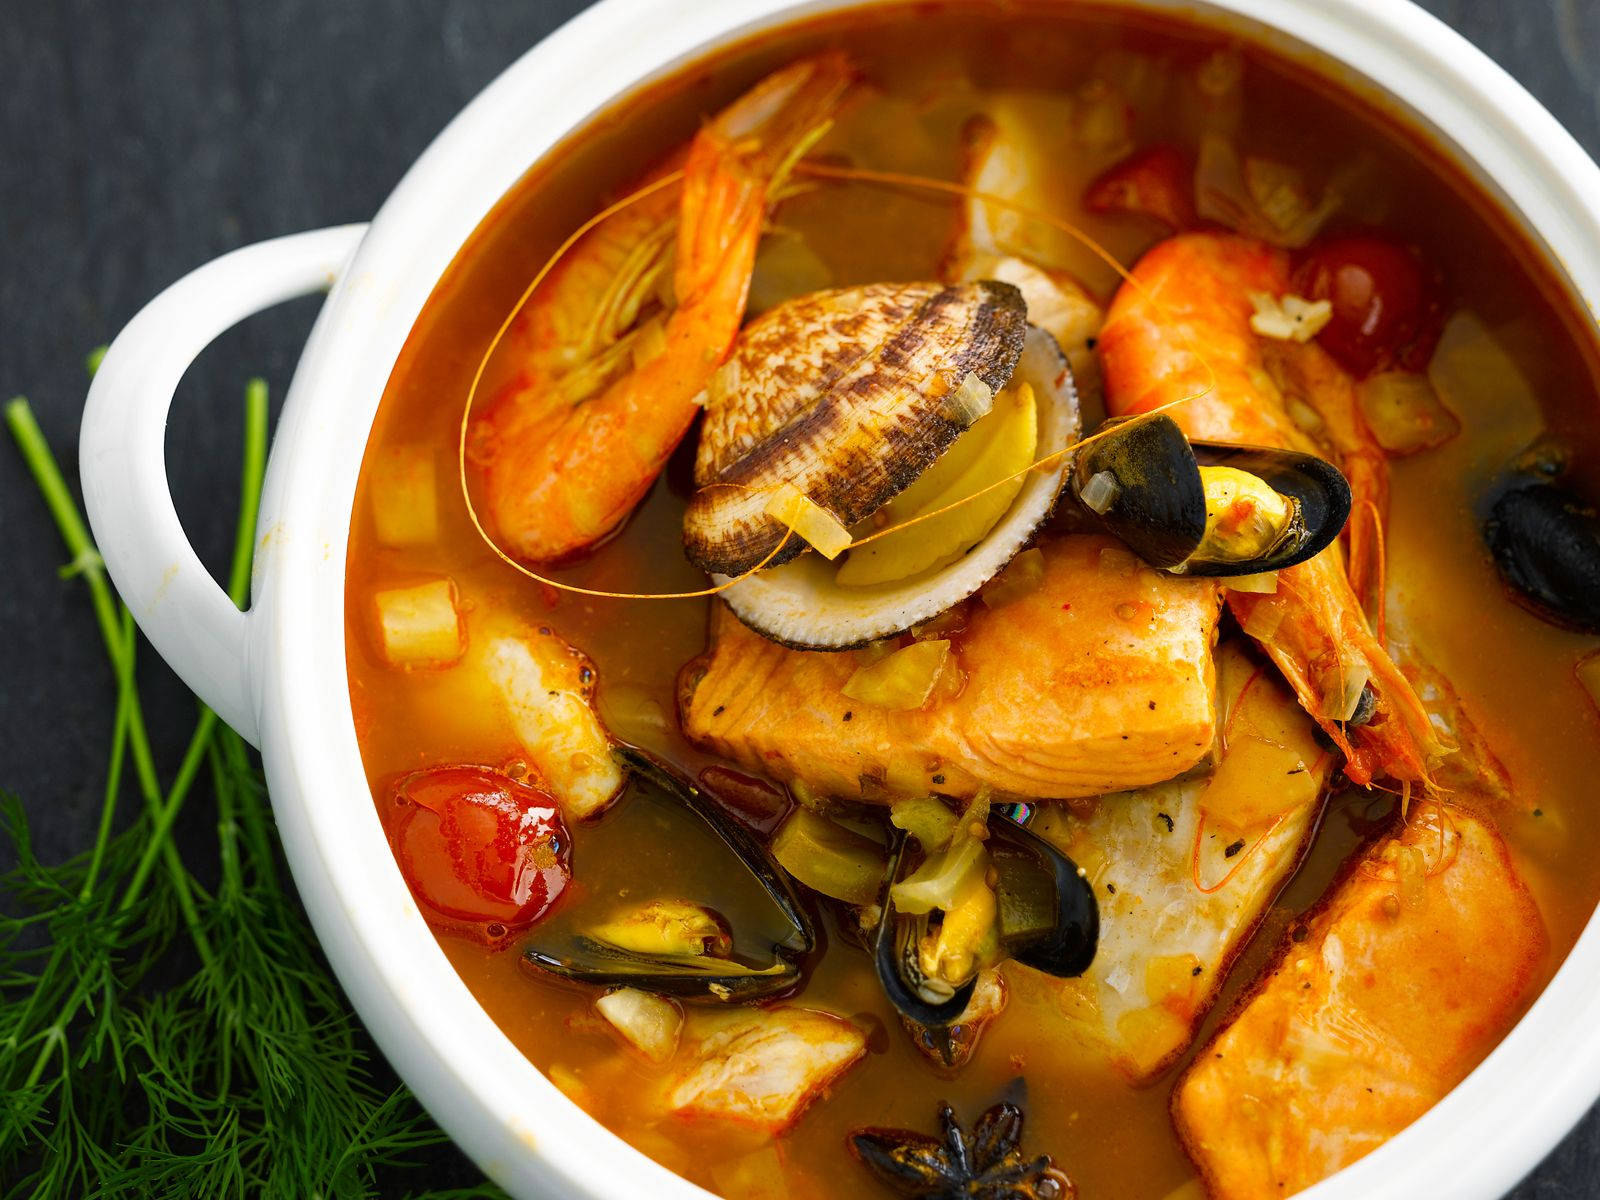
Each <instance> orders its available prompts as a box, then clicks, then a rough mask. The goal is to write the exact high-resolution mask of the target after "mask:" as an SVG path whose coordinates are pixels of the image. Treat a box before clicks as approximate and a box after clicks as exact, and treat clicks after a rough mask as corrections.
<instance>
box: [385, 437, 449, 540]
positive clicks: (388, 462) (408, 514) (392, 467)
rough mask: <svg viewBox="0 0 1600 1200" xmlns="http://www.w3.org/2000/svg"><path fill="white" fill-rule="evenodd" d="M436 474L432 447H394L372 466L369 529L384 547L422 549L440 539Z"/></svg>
mask: <svg viewBox="0 0 1600 1200" xmlns="http://www.w3.org/2000/svg"><path fill="white" fill-rule="evenodd" d="M437 475H438V472H437V469H436V467H435V464H434V457H433V448H432V447H431V446H396V447H394V448H393V449H391V450H387V451H384V452H383V453H381V454H380V455H378V457H377V459H376V460H375V461H374V462H373V464H372V477H371V479H372V481H371V483H370V484H369V485H368V486H369V492H368V494H369V495H370V496H371V508H372V527H373V531H374V532H375V533H376V534H377V535H378V540H379V541H380V542H382V543H383V544H384V545H385V546H425V545H427V544H428V543H429V542H432V541H434V540H436V539H437V538H438V536H439V495H438V478H437Z"/></svg>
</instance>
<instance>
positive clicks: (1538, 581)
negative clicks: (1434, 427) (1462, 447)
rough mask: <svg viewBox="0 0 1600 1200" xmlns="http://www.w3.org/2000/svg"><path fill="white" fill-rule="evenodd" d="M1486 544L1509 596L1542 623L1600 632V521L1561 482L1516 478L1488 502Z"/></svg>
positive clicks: (1484, 528)
mask: <svg viewBox="0 0 1600 1200" xmlns="http://www.w3.org/2000/svg"><path fill="white" fill-rule="evenodd" d="M1483 540H1484V542H1485V543H1486V544H1487V545H1488V547H1489V553H1490V554H1492V555H1493V556H1494V563H1495V566H1496V567H1498V568H1499V571H1500V576H1501V578H1502V579H1504V580H1505V581H1506V583H1507V584H1508V585H1509V586H1510V588H1511V590H1512V593H1513V595H1514V596H1515V597H1516V598H1517V599H1518V600H1519V601H1520V602H1522V603H1523V604H1524V605H1525V606H1526V607H1527V608H1529V609H1531V610H1532V611H1533V612H1535V613H1537V614H1538V615H1539V616H1541V617H1543V618H1544V619H1545V620H1547V621H1551V622H1553V623H1554V624H1557V625H1565V626H1567V627H1568V628H1571V629H1577V630H1581V631H1582V632H1584V633H1600V517H1597V516H1596V514H1595V510H1594V509H1593V508H1591V507H1590V506H1588V505H1586V504H1583V503H1582V502H1581V501H1579V500H1577V499H1576V498H1574V497H1573V496H1572V495H1570V494H1569V493H1568V492H1567V491H1566V490H1565V489H1563V488H1562V487H1560V486H1559V485H1558V484H1555V483H1552V482H1549V481H1548V480H1545V479H1540V478H1537V477H1535V476H1532V475H1516V476H1514V477H1512V479H1511V481H1510V482H1509V483H1508V484H1506V485H1505V486H1504V487H1503V489H1502V490H1501V491H1499V492H1498V493H1497V494H1496V495H1495V496H1494V497H1493V498H1492V500H1491V502H1490V504H1489V508H1488V513H1487V516H1486V517H1485V519H1484V522H1483Z"/></svg>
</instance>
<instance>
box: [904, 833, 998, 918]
mask: <svg viewBox="0 0 1600 1200" xmlns="http://www.w3.org/2000/svg"><path fill="white" fill-rule="evenodd" d="M988 869H989V855H988V853H987V852H986V851H985V850H984V848H983V843H982V842H980V841H979V840H978V839H977V838H974V837H964V836H959V835H958V836H957V837H956V839H955V840H954V841H953V842H951V843H950V846H949V848H947V849H946V850H944V851H942V852H941V853H939V854H935V855H934V856H932V857H931V858H929V859H928V860H927V861H926V862H924V863H923V864H922V865H921V866H920V867H918V868H917V869H916V870H915V871H914V872H913V873H912V874H911V875H909V876H907V877H906V878H905V879H902V880H901V881H900V882H899V883H897V884H895V885H894V887H892V888H890V889H889V891H890V894H891V896H893V898H894V906H895V908H896V909H898V910H899V911H900V912H902V913H906V914H908V915H911V916H921V915H922V914H923V913H928V912H932V911H933V910H934V909H936V908H937V909H942V910H944V911H949V910H950V909H951V908H953V907H955V903H956V899H957V897H958V896H960V894H961V893H962V892H963V891H964V890H965V889H966V887H967V884H968V882H969V880H972V879H974V878H976V879H982V878H983V876H984V874H985V873H986V872H987V871H988Z"/></svg>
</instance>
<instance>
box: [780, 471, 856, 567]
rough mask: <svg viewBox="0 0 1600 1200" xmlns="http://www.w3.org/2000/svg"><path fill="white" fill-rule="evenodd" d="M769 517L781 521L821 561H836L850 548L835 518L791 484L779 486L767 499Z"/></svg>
mask: <svg viewBox="0 0 1600 1200" xmlns="http://www.w3.org/2000/svg"><path fill="white" fill-rule="evenodd" d="M766 512H767V515H768V516H769V517H775V518H777V519H778V520H779V521H782V522H783V523H784V524H785V525H787V526H788V527H789V528H790V529H792V530H794V532H795V533H796V534H797V535H798V536H800V537H801V538H804V539H805V541H806V542H807V543H808V544H809V545H810V546H811V548H812V549H814V550H815V551H816V552H817V553H818V554H820V555H822V557H823V558H828V559H834V558H838V557H839V555H840V554H842V553H843V552H844V551H845V550H847V549H848V548H849V546H850V531H849V530H848V529H846V528H845V527H844V525H843V524H841V523H840V521H839V519H838V518H837V517H835V516H834V515H833V514H832V513H830V512H829V511H828V510H827V509H825V508H823V507H822V506H821V505H820V504H818V503H816V502H815V501H814V500H812V499H811V497H810V496H807V495H806V494H805V493H804V492H802V491H801V490H800V489H799V488H797V487H795V486H794V484H792V483H784V484H780V485H779V486H778V488H777V490H776V491H774V492H773V493H772V496H771V497H770V498H769V499H768V500H767V507H766Z"/></svg>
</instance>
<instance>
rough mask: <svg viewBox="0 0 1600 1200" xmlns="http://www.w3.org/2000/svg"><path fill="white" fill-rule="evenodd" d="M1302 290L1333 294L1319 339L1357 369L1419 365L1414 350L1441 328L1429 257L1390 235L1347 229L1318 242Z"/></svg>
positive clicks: (1298, 280)
mask: <svg viewBox="0 0 1600 1200" xmlns="http://www.w3.org/2000/svg"><path fill="white" fill-rule="evenodd" d="M1295 290H1296V291H1297V292H1299V293H1300V294H1301V295H1302V296H1305V297H1306V298H1307V299H1308V300H1328V301H1331V302H1332V304H1333V316H1332V318H1331V319H1330V320H1329V321H1328V323H1327V324H1326V325H1324V326H1323V327H1322V332H1321V333H1319V334H1318V335H1317V341H1318V342H1319V343H1320V344H1321V346H1322V348H1323V349H1324V350H1326V351H1327V352H1328V353H1329V354H1331V355H1333V357H1334V358H1336V359H1338V360H1339V362H1340V363H1341V364H1342V365H1343V366H1344V367H1345V368H1346V369H1348V370H1349V371H1351V372H1352V373H1354V374H1356V375H1369V374H1371V373H1372V372H1373V371H1377V370H1380V369H1383V368H1386V367H1392V366H1395V365H1396V364H1403V365H1408V366H1409V365H1413V364H1411V363H1410V362H1408V361H1407V359H1408V352H1409V351H1411V350H1412V349H1413V348H1415V347H1416V346H1417V345H1418V344H1419V342H1421V341H1423V340H1424V339H1425V338H1427V337H1428V336H1429V335H1430V334H1431V333H1432V332H1434V331H1433V330H1432V329H1431V328H1430V327H1431V326H1432V325H1433V323H1434V321H1435V319H1436V316H1437V313H1436V310H1435V305H1434V299H1433V295H1432V294H1431V293H1432V289H1431V288H1430V287H1429V280H1428V278H1427V276H1426V275H1425V274H1424V271H1423V266H1422V262H1421V260H1420V259H1419V258H1418V257H1417V255H1416V254H1414V253H1413V252H1412V251H1410V250H1408V249H1406V248H1405V247H1404V246H1401V245H1399V244H1397V243H1396V242H1393V241H1390V240H1389V239H1387V238H1383V237H1377V236H1375V235H1372V234H1364V233H1363V234H1346V235H1344V236H1340V237H1332V238H1328V239H1326V240H1324V241H1321V242H1318V243H1316V244H1315V245H1313V246H1312V247H1311V248H1310V250H1309V251H1308V252H1307V254H1306V256H1305V257H1304V258H1303V259H1302V260H1301V263H1300V266H1299V269H1298V270H1297V271H1296V273H1295ZM1429 349H1431V346H1430V347H1429ZM1423 359H1424V361H1426V355H1424V356H1423Z"/></svg>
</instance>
